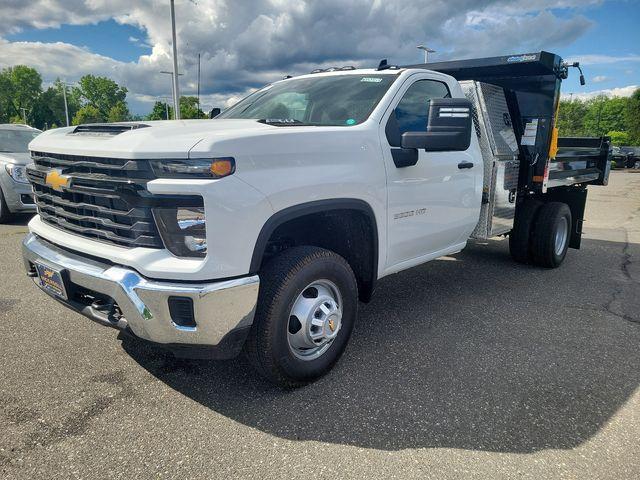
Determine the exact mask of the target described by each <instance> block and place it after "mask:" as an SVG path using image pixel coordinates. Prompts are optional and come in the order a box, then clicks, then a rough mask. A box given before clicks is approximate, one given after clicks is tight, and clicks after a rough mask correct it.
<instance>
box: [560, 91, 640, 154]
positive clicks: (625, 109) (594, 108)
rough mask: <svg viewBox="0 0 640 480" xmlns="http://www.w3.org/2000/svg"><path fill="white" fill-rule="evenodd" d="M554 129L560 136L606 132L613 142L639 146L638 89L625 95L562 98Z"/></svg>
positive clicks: (592, 135)
mask: <svg viewBox="0 0 640 480" xmlns="http://www.w3.org/2000/svg"><path fill="white" fill-rule="evenodd" d="M558 128H559V129H560V136H562V137H599V136H602V135H608V136H610V137H611V140H612V143H613V144H614V145H640V89H637V90H636V91H635V92H633V94H632V95H631V96H630V97H628V98H620V97H614V98H609V97H605V96H599V97H596V98H593V99H590V100H586V101H585V100H571V99H570V100H562V101H561V102H560V110H559V115H558Z"/></svg>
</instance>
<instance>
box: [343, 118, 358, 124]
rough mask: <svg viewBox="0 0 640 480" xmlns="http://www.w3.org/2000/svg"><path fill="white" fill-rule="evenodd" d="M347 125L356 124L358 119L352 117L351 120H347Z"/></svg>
mask: <svg viewBox="0 0 640 480" xmlns="http://www.w3.org/2000/svg"><path fill="white" fill-rule="evenodd" d="M344 123H346V124H347V125H355V124H356V119H355V118H350V119H349V120H347V121H346V122H344Z"/></svg>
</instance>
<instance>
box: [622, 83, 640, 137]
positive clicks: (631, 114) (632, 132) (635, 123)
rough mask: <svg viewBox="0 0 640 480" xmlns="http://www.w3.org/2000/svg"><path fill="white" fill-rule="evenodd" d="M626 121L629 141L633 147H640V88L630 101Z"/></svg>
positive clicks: (626, 110) (625, 116)
mask: <svg viewBox="0 0 640 480" xmlns="http://www.w3.org/2000/svg"><path fill="white" fill-rule="evenodd" d="M624 119H625V125H626V129H625V130H626V131H627V132H628V133H629V140H630V141H631V143H632V144H633V145H640V88H638V89H636V91H635V92H633V94H632V95H631V97H630V98H629V99H628V101H627V106H626V109H625V112H624Z"/></svg>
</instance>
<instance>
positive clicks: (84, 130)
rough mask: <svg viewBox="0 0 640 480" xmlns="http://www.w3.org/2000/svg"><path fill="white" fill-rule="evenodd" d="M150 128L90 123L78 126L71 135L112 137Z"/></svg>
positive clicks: (128, 124)
mask: <svg viewBox="0 0 640 480" xmlns="http://www.w3.org/2000/svg"><path fill="white" fill-rule="evenodd" d="M148 126H149V125H146V124H144V123H89V124H86V125H78V126H77V127H76V128H74V129H73V131H72V132H70V133H69V135H96V136H107V137H110V136H114V135H120V134H121V133H124V132H129V131H131V130H136V129H138V128H145V127H148Z"/></svg>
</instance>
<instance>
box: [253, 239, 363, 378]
mask: <svg viewBox="0 0 640 480" xmlns="http://www.w3.org/2000/svg"><path fill="white" fill-rule="evenodd" d="M357 310H358V286H357V283H356V279H355V275H354V274H353V271H352V270H351V267H350V266H349V264H348V263H347V262H346V260H345V259H344V258H342V257H341V256H339V255H337V254H336V253H334V252H331V251H329V250H326V249H323V248H318V247H311V246H303V247H292V248H289V249H287V250H285V251H284V252H282V253H281V254H279V255H278V256H276V257H275V258H273V259H272V260H270V261H269V263H268V264H267V265H266V266H265V267H264V269H263V270H262V271H261V272H260V293H259V295H258V305H257V308H256V315H255V318H254V321H253V325H252V327H251V331H250V333H249V337H248V339H247V342H246V344H245V352H246V354H247V357H248V359H249V361H250V362H251V364H252V365H253V366H254V368H255V369H256V370H257V371H258V373H260V374H261V375H262V376H263V377H265V378H266V379H268V380H269V381H271V382H273V383H275V384H278V385H280V386H282V387H285V388H292V387H298V386H302V385H305V384H307V383H310V382H312V381H314V380H316V379H318V378H319V377H321V376H322V375H324V374H326V373H327V372H328V371H329V370H331V368H332V367H333V365H334V364H335V363H336V361H337V360H338V359H339V358H340V356H341V355H342V353H343V351H344V349H345V347H346V345H347V342H348V341H349V337H350V336H351V332H352V330H353V326H354V324H355V321H356V316H357Z"/></svg>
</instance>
